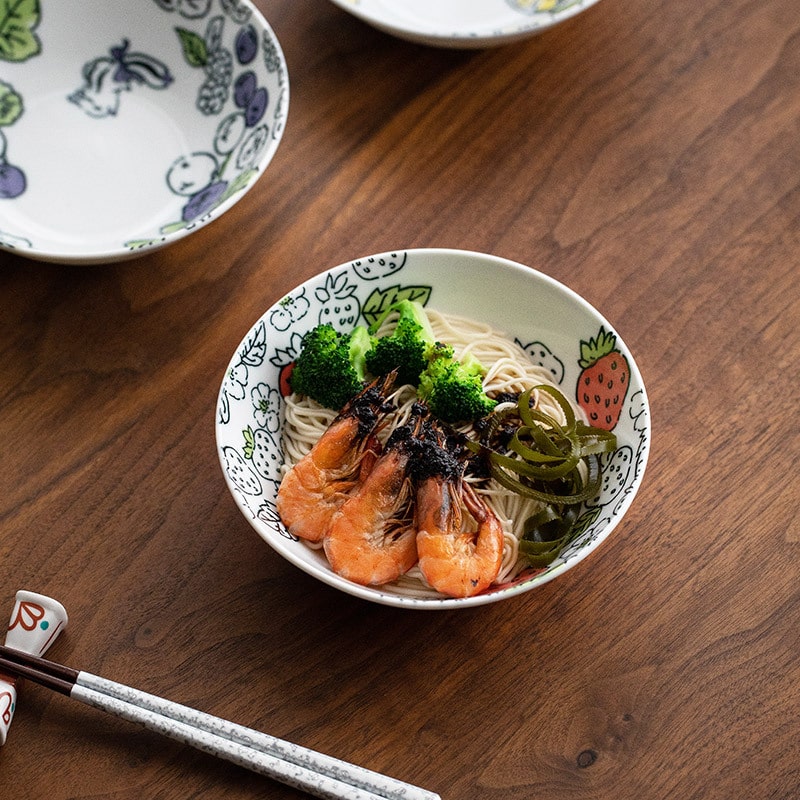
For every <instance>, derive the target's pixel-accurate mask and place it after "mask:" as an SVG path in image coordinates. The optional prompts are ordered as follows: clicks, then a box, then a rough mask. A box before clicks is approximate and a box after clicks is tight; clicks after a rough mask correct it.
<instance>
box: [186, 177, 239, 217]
mask: <svg viewBox="0 0 800 800" xmlns="http://www.w3.org/2000/svg"><path fill="white" fill-rule="evenodd" d="M227 188H228V182H227V181H217V182H216V183H211V184H209V185H208V186H206V187H205V189H201V190H200V191H199V192H198V193H197V194H195V195H192V197H191V199H190V200H189V202H188V203H187V204H186V205H185V206H184V207H183V215H182V216H183V221H184V222H191V221H192V220H193V219H197V217H199V216H200V215H202V214H205V213H206V211H210V210H211V209H212V208H213V207H214V205H215V204H216V202H217V200H219V198H220V197H221V196H222V194H223V192H224V191H225V190H226V189H227Z"/></svg>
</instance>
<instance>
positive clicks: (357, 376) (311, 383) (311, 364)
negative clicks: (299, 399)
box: [289, 322, 372, 411]
mask: <svg viewBox="0 0 800 800" xmlns="http://www.w3.org/2000/svg"><path fill="white" fill-rule="evenodd" d="M371 346H372V337H371V336H370V334H369V331H368V330H367V329H366V328H365V327H364V326H363V325H359V326H357V327H355V328H354V329H353V330H352V331H351V332H350V333H344V334H343V333H339V332H338V331H337V330H336V329H335V328H334V327H333V325H331V324H330V323H328V322H325V323H322V324H320V325H317V327H316V328H312V329H311V330H310V331H309V332H308V333H307V334H306V335H305V336H304V337H303V344H302V346H301V348H300V354H299V355H298V356H297V359H296V361H295V365H294V369H293V370H292V374H291V377H290V378H289V385H290V386H291V387H292V391H293V392H297V393H298V394H304V395H307V396H308V397H311V398H312V399H314V400H316V401H317V402H318V403H319V404H320V405H323V406H325V407H326V408H330V409H333V410H334V411H338V410H339V409H341V408H342V407H343V406H344V405H345V403H347V401H348V400H350V399H351V398H353V397H355V395H357V394H358V393H359V392H360V391H361V390H362V389H363V388H364V385H365V383H366V381H365V375H366V368H365V364H364V356H365V354H366V352H367V351H368V350H369V349H370V347H371Z"/></svg>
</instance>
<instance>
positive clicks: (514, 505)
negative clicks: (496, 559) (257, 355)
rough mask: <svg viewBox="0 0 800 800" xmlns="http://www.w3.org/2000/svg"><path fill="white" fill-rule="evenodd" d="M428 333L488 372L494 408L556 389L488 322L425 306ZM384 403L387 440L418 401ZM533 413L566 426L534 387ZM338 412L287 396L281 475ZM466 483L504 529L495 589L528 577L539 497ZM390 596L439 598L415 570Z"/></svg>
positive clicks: (396, 392) (488, 482)
mask: <svg viewBox="0 0 800 800" xmlns="http://www.w3.org/2000/svg"><path fill="white" fill-rule="evenodd" d="M426 313H427V316H428V319H429V321H430V324H431V327H432V330H433V334H434V336H435V338H436V340H437V341H440V342H444V343H446V344H449V345H451V346H452V347H453V349H454V351H455V355H456V356H457V357H458V358H459V359H463V358H464V357H465V356H467V355H471V356H472V357H474V358H476V359H477V360H478V361H479V362H480V363H481V364H482V365H483V366H484V368H485V370H486V372H485V375H484V378H483V386H484V391H485V392H486V394H487V395H489V396H490V397H499V398H501V402H500V403H499V404H498V406H496V408H495V411H498V410H501V409H502V408H503V407H504V406H505V405H506V404H508V405H514V403H510V402H509V403H507V402H506V401H505V400H504V398H505V397H506V396H518V395H520V394H522V393H523V392H525V391H526V390H530V389H531V388H532V387H539V386H542V385H545V386H551V387H553V388H554V389H555V388H556V387H557V384H555V382H554V381H553V379H552V375H551V373H550V372H549V371H548V370H547V369H546V368H544V367H542V366H539V365H537V364H534V363H533V362H532V361H531V359H530V358H529V356H528V354H527V353H526V352H525V351H524V350H523V349H522V347H520V346H519V345H518V344H516V343H515V342H513V341H511V340H510V339H508V338H507V337H506V336H505V335H504V334H503V333H501V332H499V331H497V330H495V329H493V328H492V327H491V326H490V325H488V324H485V323H482V322H479V321H476V320H473V319H470V318H467V317H463V316H457V315H453V314H445V313H442V312H440V311H437V310H434V309H426ZM393 324H394V318H393V317H392V316H390V317H389V318H387V319H386V320H385V321H384V323H383V326H382V328H381V330H379V331H378V332H377V333H378V335H379V336H380V335H382V334H383V333H385V332H386V331H387V330H390V329H391V327H392V326H393ZM387 401H388V402H389V403H390V404H391V405H392V406H393V407H394V408H395V410H393V411H391V412H390V413H389V414H388V415H387V417H386V419H385V421H384V422H383V424H382V426H381V427H380V430H379V432H378V437H379V439H380V441H381V442H382V443H385V442H386V441H387V440H388V439H389V437H390V435H391V434H392V432H393V431H394V430H396V429H397V428H398V427H400V426H403V425H406V424H407V423H408V422H409V419H410V418H411V416H412V414H413V412H414V408H415V404H416V403H418V395H417V390H416V388H415V387H414V386H411V385H403V386H399V387H395V388H394V389H393V391H392V392H391V394H390V395H389V396H388V397H387ZM531 405H532V407H533V408H534V409H537V410H540V411H542V412H544V413H546V414H547V415H548V416H549V417H552V418H553V419H555V420H556V421H558V422H559V424H561V425H566V424H567V420H566V418H565V414H564V409H563V407H562V406H561V405H560V404H559V403H558V402H557V401H556V400H555V399H554V398H553V396H552V395H551V394H550V393H548V392H547V391H540V390H534V392H533V395H532V397H531ZM571 406H572V410H573V413H574V415H575V416H576V417H577V418H579V419H584V417H583V414H582V411H581V409H580V408H579V407H578V406H577V405H575V404H574V403H572V404H571ZM337 415H338V412H337V411H332V410H330V409H327V408H324V407H322V406H321V405H320V404H319V403H317V402H315V401H314V400H312V399H310V398H308V397H305V396H302V395H298V394H290V395H289V396H288V397H287V398H286V401H285V418H284V426H283V430H282V447H283V453H284V459H285V461H284V465H283V468H282V474H283V475H286V474H287V473H288V472H289V471H290V470H291V469H292V468H293V467H294V466H295V465H296V464H298V463H299V462H300V461H301V459H303V458H304V457H305V456H306V455H307V454H308V453H309V452H310V451H311V448H312V447H313V446H314V444H315V443H316V442H318V441H319V439H320V437H321V436H322V435H323V434H324V433H325V431H326V430H327V429H328V427H329V426H330V425H331V423H332V422H333V421H334V419H336V417H337ZM458 430H459V432H461V433H463V434H467V435H470V434H473V435H474V433H475V430H474V425H473V424H472V423H470V424H465V425H461V426H459V427H458ZM464 480H465V481H467V482H469V484H470V486H471V487H472V488H473V489H474V490H475V492H476V494H478V496H479V497H481V498H482V499H483V500H484V502H485V503H486V504H487V505H488V506H489V508H490V509H491V510H492V511H493V512H494V514H495V515H496V517H497V518H498V520H499V521H500V524H501V526H502V531H503V554H502V563H501V565H500V569H499V572H498V573H497V575H496V577H495V578H494V582H493V585H495V586H497V585H501V584H508V583H510V582H513V581H515V580H516V579H518V578H520V576H521V575H523V574H524V575H529V574H531V565H530V562H529V561H528V560H527V559H526V558H525V557H524V555H523V554H521V552H520V540H521V539H522V538H523V535H524V533H525V530H524V524H525V521H526V520H527V519H529V518H531V517H532V516H533V515H534V514H535V513H536V512H538V511H539V510H540V509H541V507H542V503H541V501H540V500H536V499H532V498H530V497H525V496H522V495H520V494H518V493H515V492H513V491H511V490H509V489H508V488H505V487H504V486H502V485H501V484H500V483H498V482H497V481H496V480H494V479H493V478H490V477H487V476H479V475H473V474H470V473H467V474H466V475H465V477H464ZM463 519H464V527H470V526H472V527H474V523H473V521H472V518H471V517H470V515H469V514H464V516H463ZM306 544H307V546H309V547H313V548H321V547H322V542H316V543H314V542H306ZM390 588H391V589H392V591H394V592H396V593H398V594H400V595H402V596H407V597H417V598H426V597H437V596H439V594H438V593H437V592H436V591H435V590H434V589H432V588H430V586H429V585H428V582H427V581H426V579H425V576H424V574H423V573H422V571H421V570H420V568H419V565H415V566H413V567H411V569H409V570H408V571H407V572H405V574H403V575H402V576H400V577H399V578H398V579H397V580H396V581H393V582H392V583H391V584H390Z"/></svg>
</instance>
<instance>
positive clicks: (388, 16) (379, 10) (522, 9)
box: [333, 0, 598, 47]
mask: <svg viewBox="0 0 800 800" xmlns="http://www.w3.org/2000/svg"><path fill="white" fill-rule="evenodd" d="M333 2H334V3H335V4H336V5H338V6H340V7H341V8H343V9H345V10H346V11H349V12H350V13H352V14H354V15H355V16H357V17H360V18H361V19H363V20H365V21H367V22H369V23H371V24H373V25H375V26H376V27H378V28H380V29H382V30H384V31H387V32H389V33H392V34H395V35H398V36H400V37H402V38H405V39H410V40H412V41H416V42H420V43H423V44H430V45H434V46H436V45H444V46H448V47H486V46H491V45H495V44H503V43H506V42H508V41H512V40H515V39H520V38H525V37H527V36H531V35H533V34H536V33H539V32H541V31H543V30H545V29H546V28H550V27H552V26H553V25H556V24H558V23H560V22H563V21H564V20H566V19H568V18H569V17H572V16H574V15H575V14H578V13H580V12H581V11H583V10H585V9H586V8H588V7H589V6H591V5H594V4H595V3H596V2H598V0H437V2H435V3H431V2H429V0H356V2H355V3H354V2H353V0H333Z"/></svg>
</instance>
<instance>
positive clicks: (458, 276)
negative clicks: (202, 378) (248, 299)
mask: <svg viewBox="0 0 800 800" xmlns="http://www.w3.org/2000/svg"><path fill="white" fill-rule="evenodd" d="M398 292H410V293H412V294H413V295H414V296H416V297H418V298H420V299H423V300H425V301H426V305H427V306H429V307H431V308H436V309H438V310H440V311H444V312H449V313H454V314H459V315H462V316H468V317H473V318H475V319H479V320H482V321H484V322H488V323H490V324H491V325H492V326H493V327H494V328H495V329H497V330H499V331H502V332H503V333H505V334H506V335H507V336H508V337H509V338H511V339H516V340H517V341H518V343H519V344H521V345H522V346H523V347H524V348H525V349H526V351H527V352H528V353H529V355H530V357H531V359H532V360H534V361H535V362H537V363H540V364H542V365H544V366H546V367H547V368H548V369H549V370H550V372H551V374H552V375H553V379H554V381H556V382H557V383H558V384H559V386H560V388H561V391H562V392H563V393H564V394H566V395H568V396H570V397H572V398H575V397H576V396H577V394H576V393H577V391H578V388H579V384H580V379H581V374H582V370H583V368H582V367H581V365H580V363H579V361H580V359H581V358H582V344H584V343H588V342H589V341H590V340H591V339H593V338H596V337H597V336H598V334H599V332H600V331H601V329H602V330H604V331H605V332H607V333H608V334H613V328H612V327H611V325H610V324H609V323H608V321H607V320H606V319H605V318H604V317H603V316H602V315H600V314H599V312H597V311H596V310H595V309H594V308H593V307H592V306H590V305H589V304H588V303H587V302H586V301H584V300H583V299H581V298H580V297H579V296H578V295H577V294H575V293H574V292H572V291H571V290H569V289H568V288H566V287H565V286H563V285H562V284H560V283H558V282H556V281H554V280H553V279H551V278H549V277H547V276H545V275H543V274H542V273H539V272H537V271H535V270H532V269H530V268H528V267H525V266H522V265H520V264H517V263H514V262H511V261H507V260H504V259H500V258H497V257H493V256H487V255H482V254H478V253H471V252H465V251H456V250H409V251H404V252H403V251H398V252H394V253H385V254H381V255H375V256H370V257H368V258H362V259H358V260H356V261H353V262H350V263H347V264H343V265H341V266H338V267H336V268H334V269H331V270H329V271H327V272H323V273H322V274H320V275H318V276H316V277H314V278H312V279H311V280H309V281H307V282H306V283H304V284H302V285H301V286H299V287H298V288H297V289H295V290H294V291H292V292H291V293H290V294H289V295H287V296H286V297H284V298H282V299H281V300H280V301H279V302H277V303H276V304H275V305H273V306H272V307H271V308H270V309H268V310H267V312H266V313H265V314H264V315H263V316H262V317H261V318H260V319H259V320H258V321H257V322H256V323H255V325H254V326H253V327H252V328H251V330H250V331H249V332H248V334H247V335H246V336H245V338H244V340H243V341H242V343H241V345H240V346H239V348H238V349H237V351H236V353H235V354H234V356H233V358H232V360H231V362H230V364H229V366H228V370H227V372H226V374H225V378H224V380H223V383H222V386H221V389H220V393H219V400H218V406H217V422H216V435H217V446H218V451H219V457H220V461H221V465H222V468H223V472H224V474H225V478H226V481H227V484H228V486H229V488H230V490H231V492H232V494H233V497H234V498H235V500H236V503H237V504H238V506H239V508H240V509H241V511H242V512H243V513H244V515H245V516H246V517H247V519H248V520H249V521H250V523H251V524H252V525H253V527H254V528H255V529H256V531H257V532H258V533H259V534H260V535H261V536H262V537H263V538H264V539H265V540H266V541H267V542H268V543H269V544H270V545H271V546H272V547H273V548H275V550H277V551H278V552H279V553H281V554H282V555H283V556H284V557H286V558H287V559H288V560H289V561H291V562H292V563H294V564H296V565H297V566H298V567H300V568H301V569H303V570H305V571H306V572H308V573H310V574H312V575H314V576H316V577H317V578H319V579H321V580H323V581H325V582H326V583H328V584H330V585H333V586H336V587H338V588H340V589H342V590H344V591H347V592H350V593H351V594H354V595H357V596H359V597H363V598H366V599H369V600H373V601H376V602H379V603H384V604H387V605H394V606H402V607H413V608H450V607H466V606H471V605H479V604H482V603H487V602H493V601H496V600H499V599H502V598H504V597H509V596H513V595H515V594H519V593H520V592H524V591H527V590H529V589H532V588H534V587H535V586H538V585H540V584H542V583H543V582H545V581H547V580H550V579H552V578H554V577H555V576H556V575H558V574H560V573H562V572H563V571H564V570H566V569H568V568H569V567H571V566H573V565H574V564H576V563H578V561H580V560H581V559H582V558H584V557H585V556H586V555H588V553H590V552H591V551H592V550H593V549H594V548H595V547H596V546H597V545H598V544H599V543H600V542H601V541H602V540H603V539H604V538H605V537H606V536H608V534H609V533H610V532H611V530H613V528H614V527H615V526H616V524H617V523H618V522H619V520H620V519H621V518H622V516H623V514H624V513H625V511H626V510H627V508H628V507H629V505H630V503H631V501H632V500H633V497H634V495H635V494H636V491H637V489H638V487H639V485H640V483H641V480H642V476H643V473H644V468H645V464H646V461H647V453H648V450H649V443H650V423H649V409H648V403H647V397H646V393H645V388H644V385H643V383H642V379H641V375H640V374H639V370H638V368H637V366H636V363H635V362H634V359H633V356H632V355H631V354H630V352H629V351H628V349H627V347H626V346H625V344H624V342H622V340H621V339H620V337H619V336H617V337H616V348H617V350H618V351H619V353H620V354H621V355H622V356H623V357H624V358H625V359H626V360H627V362H628V365H629V371H630V382H629V385H628V389H627V392H626V393H624V395H623V402H622V404H621V406H620V416H619V419H618V421H616V422H615V423H614V427H613V429H614V432H615V433H616V435H617V441H618V449H617V451H616V452H615V453H613V454H611V455H610V456H604V457H603V484H602V489H601V491H600V493H599V495H598V496H597V497H595V498H594V499H593V500H591V501H590V502H588V503H586V504H585V507H584V508H583V510H582V515H581V518H580V531H581V532H580V534H579V535H578V536H577V538H576V539H575V540H574V541H573V542H572V543H571V544H570V545H569V546H568V547H567V548H566V550H565V551H564V552H563V553H562V554H561V556H560V557H559V558H558V559H556V561H555V562H553V563H552V564H551V565H550V566H548V567H547V568H546V569H544V570H541V571H539V572H533V571H531V572H530V573H528V574H526V575H525V576H523V577H522V578H521V579H519V580H517V581H515V582H514V583H513V584H509V585H505V586H501V587H496V588H494V589H493V590H491V591H489V592H487V593H485V594H482V595H478V596H476V597H472V598H466V599H447V598H418V597H409V596H406V595H404V594H401V593H398V592H396V591H394V590H393V589H392V588H391V587H380V588H371V587H363V586H359V585H357V584H354V583H351V582H349V581H347V580H344V579H343V578H340V577H339V576H338V575H336V574H335V573H334V572H333V571H332V570H331V569H330V567H329V566H328V564H327V561H326V560H325V557H324V555H321V554H320V553H319V552H318V551H315V550H312V549H310V548H309V547H307V546H306V545H305V544H303V543H302V542H299V541H296V540H294V539H293V538H292V537H291V536H290V535H289V534H288V532H287V531H286V529H285V528H284V526H283V524H282V523H281V521H280V519H279V517H278V515H277V513H276V511H275V496H276V492H277V487H278V485H279V483H280V475H279V470H280V466H281V463H282V460H283V456H282V452H281V445H280V427H281V421H282V413H283V402H282V398H283V396H284V392H285V391H286V389H285V382H284V381H283V375H284V374H285V371H286V369H287V368H288V367H289V365H290V364H291V363H292V362H293V359H294V358H295V356H296V355H297V353H298V349H299V346H300V342H301V339H302V336H303V335H304V334H305V333H306V332H307V331H308V330H310V329H311V328H313V327H314V326H315V325H317V324H318V323H319V322H323V321H327V322H331V323H332V324H334V326H336V327H338V328H339V329H341V330H348V329H350V328H352V327H353V326H354V325H356V324H357V323H359V322H360V323H367V324H368V323H369V322H370V321H371V320H372V319H373V315H375V314H378V313H380V310H381V309H382V308H384V307H385V305H386V304H388V303H390V302H391V300H392V298H394V297H395V296H396V295H397V293H398Z"/></svg>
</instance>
